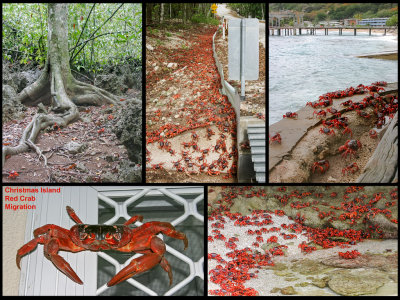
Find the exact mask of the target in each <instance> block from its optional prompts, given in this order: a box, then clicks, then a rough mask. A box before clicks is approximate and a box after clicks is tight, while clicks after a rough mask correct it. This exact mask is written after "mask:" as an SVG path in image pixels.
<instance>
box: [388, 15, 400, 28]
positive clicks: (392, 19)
mask: <svg viewBox="0 0 400 300" xmlns="http://www.w3.org/2000/svg"><path fill="white" fill-rule="evenodd" d="M398 23H399V21H398V20H397V15H394V16H392V17H390V19H389V20H387V21H386V25H387V26H397V25H398Z"/></svg>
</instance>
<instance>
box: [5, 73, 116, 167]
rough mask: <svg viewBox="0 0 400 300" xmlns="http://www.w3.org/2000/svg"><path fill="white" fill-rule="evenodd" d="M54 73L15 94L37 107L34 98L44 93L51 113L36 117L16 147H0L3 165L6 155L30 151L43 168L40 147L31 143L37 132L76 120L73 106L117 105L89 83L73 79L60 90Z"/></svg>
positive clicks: (114, 99)
mask: <svg viewBox="0 0 400 300" xmlns="http://www.w3.org/2000/svg"><path fill="white" fill-rule="evenodd" d="M57 71H58V70H57ZM57 71H56V72H52V74H51V75H50V76H43V77H40V78H39V79H38V81H37V82H35V83H33V84H32V85H31V86H29V87H27V88H25V89H24V90H23V91H22V92H21V93H20V94H19V95H18V97H20V98H23V99H24V102H25V103H27V104H31V105H32V104H33V105H35V104H37V99H35V98H34V97H38V98H41V97H42V96H43V94H47V95H48V96H51V97H52V98H53V99H52V101H51V103H52V111H53V112H54V113H53V114H43V113H38V114H36V115H35V116H34V117H33V119H32V121H31V122H30V123H29V124H28V126H27V127H26V128H25V130H24V132H23V133H22V137H21V139H20V141H19V143H18V146H15V147H10V146H3V153H2V164H3V166H4V164H5V160H6V157H7V156H9V155H17V154H20V153H23V152H26V151H28V150H29V149H30V148H31V149H33V150H34V151H35V152H36V153H37V154H38V156H39V160H40V158H43V161H44V163H45V165H46V166H47V158H46V156H45V155H44V154H43V153H42V151H41V150H40V148H39V147H38V146H37V145H35V140H36V138H37V136H38V135H39V133H40V131H41V130H43V129H45V128H47V127H49V126H53V125H54V124H57V125H58V126H60V127H66V126H67V125H68V124H70V123H72V122H74V121H76V120H77V119H79V111H78V108H77V106H76V105H102V104H104V103H109V104H115V105H118V104H119V102H118V97H117V96H115V95H113V94H111V93H109V92H107V91H105V90H102V89H100V88H97V87H94V86H91V85H89V84H85V83H81V82H79V81H77V80H75V79H74V80H73V81H72V83H71V84H70V85H69V86H67V88H64V83H63V80H62V79H61V74H60V72H57ZM42 78H44V79H48V80H50V82H49V84H48V85H46V84H45V83H44V82H43V79H42ZM39 83H40V84H39ZM45 86H46V87H45ZM43 88H45V89H46V91H44V92H41V91H38V89H43ZM66 91H69V92H70V94H71V95H73V98H72V99H70V97H69V96H68V95H67V93H66Z"/></svg>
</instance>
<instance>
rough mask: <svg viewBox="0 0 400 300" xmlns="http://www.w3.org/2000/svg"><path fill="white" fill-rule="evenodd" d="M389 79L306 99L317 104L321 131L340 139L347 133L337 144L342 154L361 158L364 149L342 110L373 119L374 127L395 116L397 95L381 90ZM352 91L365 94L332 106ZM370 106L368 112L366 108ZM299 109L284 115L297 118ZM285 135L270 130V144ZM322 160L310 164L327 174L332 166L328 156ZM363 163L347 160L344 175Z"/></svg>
mask: <svg viewBox="0 0 400 300" xmlns="http://www.w3.org/2000/svg"><path fill="white" fill-rule="evenodd" d="M385 86H387V82H385V81H378V82H374V83H372V84H371V85H370V86H365V85H362V84H360V85H358V86H357V87H355V88H354V87H350V88H348V89H345V90H338V91H334V92H330V93H326V94H323V95H321V96H320V97H319V99H318V100H317V101H314V102H307V106H311V107H312V108H314V111H313V113H312V116H313V117H317V118H320V119H322V120H321V124H322V126H321V127H320V128H319V133H320V134H321V135H325V136H327V137H330V139H331V140H337V139H340V138H342V137H344V136H346V135H347V136H348V138H349V139H348V140H346V142H345V143H344V144H342V145H341V146H340V147H339V148H338V152H339V153H341V154H342V157H343V158H345V159H346V158H358V154H357V153H358V152H359V151H360V149H362V144H361V142H360V141H359V140H357V139H355V138H353V131H352V130H351V128H350V124H349V118H348V117H346V116H343V113H345V112H350V111H355V113H356V114H357V116H358V117H359V118H361V119H365V120H371V122H373V123H374V126H375V129H380V128H382V126H383V125H385V124H386V121H387V119H388V118H389V119H391V118H393V117H394V115H395V114H396V112H397V110H398V99H397V96H396V95H382V96H381V95H380V94H379V92H380V91H382V90H384V88H383V87H385ZM353 95H365V97H364V98H363V99H362V100H361V101H354V100H351V99H350V100H347V101H344V102H342V103H341V104H340V107H341V109H340V111H339V108H334V107H330V106H332V105H333V104H334V100H335V99H340V98H344V97H351V96H353ZM367 108H368V109H369V112H366V111H365V109H367ZM297 116H298V115H297V113H293V112H287V113H286V114H285V115H284V116H283V118H295V119H297ZM375 129H371V130H370V131H369V136H370V138H371V139H376V138H377V137H378V133H377V131H376V130H375ZM284 140H285V136H284V135H283V134H282V135H281V133H276V132H275V133H273V132H271V133H270V135H269V144H270V145H271V147H276V146H277V145H278V144H281V143H283V142H284ZM319 158H320V160H318V161H314V162H313V163H312V165H311V168H310V169H311V172H312V173H315V172H318V173H320V174H324V173H325V172H326V171H327V170H328V169H329V162H328V160H327V159H326V158H325V157H319ZM360 168H362V166H361V165H360V166H358V165H357V162H352V163H350V164H347V165H346V166H345V167H344V168H342V173H343V175H350V174H354V173H356V172H357V171H359V170H360Z"/></svg>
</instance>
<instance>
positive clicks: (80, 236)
mask: <svg viewBox="0 0 400 300" xmlns="http://www.w3.org/2000/svg"><path fill="white" fill-rule="evenodd" d="M86 237H87V233H85V232H79V239H81V240H84V239H86Z"/></svg>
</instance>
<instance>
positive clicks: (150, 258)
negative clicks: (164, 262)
mask: <svg viewBox="0 0 400 300" xmlns="http://www.w3.org/2000/svg"><path fill="white" fill-rule="evenodd" d="M161 258H162V256H160V255H159V254H156V253H152V254H145V255H143V256H141V257H138V258H136V259H133V260H132V261H131V263H130V264H129V265H127V266H126V267H125V268H123V269H122V270H121V271H119V272H118V273H117V275H115V276H114V277H113V278H111V280H110V281H109V282H108V283H107V286H113V285H116V284H118V283H120V282H122V281H124V280H127V279H128V278H131V277H132V276H134V275H137V274H140V273H143V272H145V271H147V270H149V269H151V268H153V267H155V266H156V265H158V264H159V263H160V261H161ZM171 277H172V274H171ZM171 277H170V282H172V278H171Z"/></svg>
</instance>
